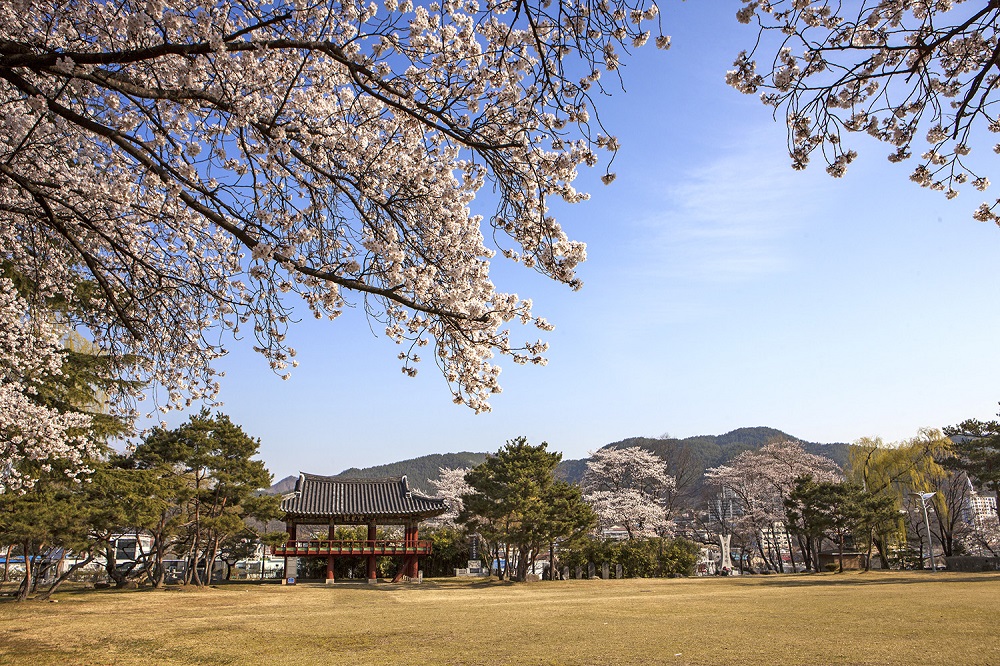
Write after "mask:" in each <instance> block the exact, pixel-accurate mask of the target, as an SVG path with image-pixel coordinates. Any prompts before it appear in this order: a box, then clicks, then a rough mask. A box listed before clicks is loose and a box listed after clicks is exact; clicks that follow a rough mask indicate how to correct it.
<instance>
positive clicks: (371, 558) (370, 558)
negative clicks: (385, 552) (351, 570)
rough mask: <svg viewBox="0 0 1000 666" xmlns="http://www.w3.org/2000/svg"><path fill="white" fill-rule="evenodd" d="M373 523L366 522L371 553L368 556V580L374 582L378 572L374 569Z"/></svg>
mask: <svg viewBox="0 0 1000 666" xmlns="http://www.w3.org/2000/svg"><path fill="white" fill-rule="evenodd" d="M375 535H376V532H375V523H368V548H369V549H370V550H371V554H370V555H369V556H368V580H369V581H370V582H373V583H374V582H375V581H376V580H378V573H377V572H376V571H375Z"/></svg>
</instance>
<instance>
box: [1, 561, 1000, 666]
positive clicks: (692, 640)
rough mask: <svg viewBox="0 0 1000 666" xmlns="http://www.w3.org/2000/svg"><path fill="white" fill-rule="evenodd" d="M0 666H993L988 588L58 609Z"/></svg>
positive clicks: (90, 603) (851, 585) (410, 595)
mask: <svg viewBox="0 0 1000 666" xmlns="http://www.w3.org/2000/svg"><path fill="white" fill-rule="evenodd" d="M57 599H58V601H59V603H38V602H29V603H25V604H15V603H13V602H8V601H4V602H2V603H0V663H2V664H32V665H36V664H38V665H40V664H116V665H119V664H120V665H124V664H355V665H358V666H368V665H370V664H678V665H680V664H780V665H781V666H792V665H794V664H811V665H812V664H872V665H875V666H887V665H889V664H907V665H914V664H948V665H951V664H983V665H990V664H1000V632H998V631H997V627H996V617H997V610H996V609H997V605H998V600H1000V574H953V573H938V574H932V573H923V572H915V573H905V574H901V573H867V574H865V573H847V574H822V575H815V574H814V575H796V576H766V577H753V578H751V577H747V578H710V579H699V578H691V579H676V580H649V579H645V580H644V579H638V580H624V581H614V580H612V581H599V580H597V581H565V582H543V583H530V584H510V583H498V582H495V581H494V582H491V583H488V582H478V583H476V582H469V581H464V580H463V581H460V580H456V579H439V580H429V581H425V582H424V583H423V584H422V585H391V584H380V585H377V586H364V585H350V584H337V585H334V586H324V585H320V584H304V585H298V586H295V587H283V586H280V585H265V586H257V585H227V586H222V587H219V588H214V589H207V590H203V591H195V590H179V589H169V590H163V591H155V590H136V591H113V590H102V591H93V590H87V591H68V592H65V593H62V594H59V595H57Z"/></svg>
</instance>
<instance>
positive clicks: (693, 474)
mask: <svg viewBox="0 0 1000 666" xmlns="http://www.w3.org/2000/svg"><path fill="white" fill-rule="evenodd" d="M781 440H795V441H800V440H799V439H798V438H797V437H794V436H792V435H789V434H788V433H785V432H782V431H781V430H776V429H775V428H767V427H763V426H761V427H756V428H738V429H736V430H733V431H732V432H727V433H726V434H724V435H697V436H695V437H686V438H684V439H674V438H663V439H657V438H651V437H629V438H628V439H623V440H621V441H619V442H613V443H611V444H608V445H607V446H605V447H602V448H625V447H629V446H638V447H641V448H643V449H647V450H649V451H652V452H653V453H655V454H656V455H658V456H660V457H661V458H663V459H664V460H666V461H667V464H668V467H669V468H670V470H671V473H672V474H674V475H675V476H676V477H677V483H678V486H679V487H685V486H699V485H701V477H702V475H703V474H704V472H705V470H706V469H707V468H709V467H717V466H719V465H723V464H725V463H727V462H728V461H730V460H732V459H733V458H734V457H736V456H738V455H739V454H740V453H742V452H744V451H748V450H751V449H759V448H761V447H762V446H764V445H766V444H769V443H771V442H774V441H781ZM801 443H802V447H803V448H804V449H805V450H806V451H807V452H809V453H814V454H816V455H821V456H826V457H828V458H831V459H832V460H833V461H834V462H836V463H837V464H838V465H840V466H841V467H843V466H844V465H846V464H847V452H848V445H847V444H843V443H835V444H818V443H815V442H801ZM585 471H586V461H584V460H567V461H564V462H563V463H562V464H560V465H559V469H558V470H557V471H556V473H557V474H558V475H559V476H561V477H562V478H564V479H566V480H567V481H573V482H579V481H580V480H581V479H583V473H584V472H585Z"/></svg>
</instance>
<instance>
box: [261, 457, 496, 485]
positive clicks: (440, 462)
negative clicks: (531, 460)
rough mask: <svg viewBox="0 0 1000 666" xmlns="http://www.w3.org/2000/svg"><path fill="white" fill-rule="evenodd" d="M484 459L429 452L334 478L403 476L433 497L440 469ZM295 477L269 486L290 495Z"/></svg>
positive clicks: (472, 463)
mask: <svg viewBox="0 0 1000 666" xmlns="http://www.w3.org/2000/svg"><path fill="white" fill-rule="evenodd" d="M484 460H486V454H485V453H471V452H469V451H462V452H461V453H432V454H431V455H427V456H420V457H419V458H411V459H410V460H401V461H399V462H394V463H389V464H387V465H376V466H375V467H365V468H361V469H359V468H357V467H351V468H349V469H345V470H344V471H343V472H341V473H340V474H337V475H335V477H334V478H338V477H339V478H355V479H358V478H360V479H384V478H386V477H389V476H403V475H404V474H405V475H406V480H407V482H409V484H410V488H412V489H414V490H418V491H420V492H422V493H426V494H430V495H432V494H434V487H433V486H431V484H430V482H431V481H432V480H436V479H437V478H438V473H439V470H440V469H441V468H442V467H451V468H459V467H475V466H476V465H478V464H479V463H481V462H483V461H484ZM297 478H298V477H297V476H289V477H286V478H284V479H282V480H281V481H278V482H277V483H276V484H274V485H273V486H271V492H273V493H289V492H291V491H292V490H294V489H295V480H296V479H297Z"/></svg>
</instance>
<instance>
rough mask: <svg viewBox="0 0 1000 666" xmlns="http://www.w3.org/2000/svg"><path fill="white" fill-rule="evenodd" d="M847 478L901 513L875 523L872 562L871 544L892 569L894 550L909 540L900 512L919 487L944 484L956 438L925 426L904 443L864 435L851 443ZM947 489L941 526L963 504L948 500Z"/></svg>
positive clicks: (938, 502) (938, 500)
mask: <svg viewBox="0 0 1000 666" xmlns="http://www.w3.org/2000/svg"><path fill="white" fill-rule="evenodd" d="M849 455H850V459H849V462H848V465H847V470H846V474H847V478H848V479H849V480H850V481H853V482H854V483H855V484H857V485H858V486H860V487H861V488H862V489H863V491H864V492H865V493H866V494H867V495H870V496H872V497H876V498H883V499H884V500H885V501H887V502H890V503H891V504H892V505H894V506H895V507H896V509H897V514H896V515H895V516H893V517H891V518H889V517H886V518H885V519H884V520H882V521H881V522H879V523H875V524H873V525H871V526H870V529H869V533H868V535H867V536H868V543H869V552H868V561H869V564H870V562H871V556H872V547H873V546H874V549H876V550H877V553H878V557H879V561H880V563H881V565H882V568H884V569H887V568H889V565H890V562H889V557H888V556H889V554H890V553H891V552H892V551H893V550H895V549H898V548H899V547H900V546H901V545H905V543H906V531H905V526H904V525H903V523H902V520H901V519H900V514H899V513H898V512H899V511H902V510H903V509H905V508H906V507H907V506H908V504H909V502H908V498H909V496H910V495H912V493H914V492H925V491H929V490H938V489H940V488H943V487H944V486H945V485H946V484H947V481H948V476H949V474H948V471H947V470H946V469H945V468H943V467H942V466H941V464H940V461H942V460H945V459H946V458H948V457H949V456H951V442H950V441H949V440H948V438H947V437H945V436H944V435H942V434H941V431H939V430H934V429H930V428H924V429H922V430H920V432H919V433H918V434H917V435H916V436H915V437H912V438H910V439H908V440H906V441H903V442H896V443H891V444H887V443H885V442H883V441H882V439H881V438H879V437H874V438H868V437H865V438H862V439H860V440H858V441H857V442H855V443H854V444H852V445H851V448H850V452H849ZM948 497H950V495H949V494H948V493H942V494H940V495H939V496H936V497H935V500H934V501H935V507H936V508H937V512H936V514H935V515H937V516H939V517H941V518H942V521H943V522H941V526H942V527H944V526H946V525H947V524H949V516H951V517H952V518H954V517H957V516H960V514H961V507H957V506H952V504H953V503H949V502H947V501H946V500H947V498H948Z"/></svg>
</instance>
